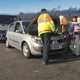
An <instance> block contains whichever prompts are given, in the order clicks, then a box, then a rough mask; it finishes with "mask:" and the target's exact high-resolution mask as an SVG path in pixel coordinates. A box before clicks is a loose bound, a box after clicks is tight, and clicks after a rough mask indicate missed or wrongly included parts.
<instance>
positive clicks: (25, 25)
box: [22, 22, 30, 33]
mask: <svg viewBox="0 0 80 80" xmlns="http://www.w3.org/2000/svg"><path fill="white" fill-rule="evenodd" d="M29 23H30V22H22V25H23V29H24V32H25V33H27V27H28V25H29Z"/></svg>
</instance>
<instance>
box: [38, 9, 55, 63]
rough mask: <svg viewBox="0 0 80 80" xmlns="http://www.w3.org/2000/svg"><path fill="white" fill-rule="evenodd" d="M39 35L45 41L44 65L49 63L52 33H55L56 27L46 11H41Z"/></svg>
mask: <svg viewBox="0 0 80 80" xmlns="http://www.w3.org/2000/svg"><path fill="white" fill-rule="evenodd" d="M37 22H38V34H39V36H40V37H41V38H42V41H43V53H42V57H43V63H44V64H47V63H48V54H49V48H50V33H51V32H54V31H55V25H54V22H53V20H52V18H51V16H50V15H49V14H48V12H47V10H46V9H42V10H41V14H40V15H39V17H38V20H37Z"/></svg>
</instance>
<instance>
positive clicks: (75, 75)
mask: <svg viewBox="0 0 80 80" xmlns="http://www.w3.org/2000/svg"><path fill="white" fill-rule="evenodd" d="M0 80H80V57H75V56H73V55H71V53H69V54H62V55H60V54H58V55H55V56H54V57H53V58H52V59H50V61H49V64H48V65H43V64H42V59H41V57H40V56H34V57H33V58H31V59H26V58H24V57H23V56H22V55H21V52H20V51H18V50H16V49H14V48H10V49H8V48H5V44H2V43H0Z"/></svg>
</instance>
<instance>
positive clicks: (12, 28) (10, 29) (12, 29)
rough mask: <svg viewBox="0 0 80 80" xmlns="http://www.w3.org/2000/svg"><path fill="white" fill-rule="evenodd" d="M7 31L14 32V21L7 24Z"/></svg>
mask: <svg viewBox="0 0 80 80" xmlns="http://www.w3.org/2000/svg"><path fill="white" fill-rule="evenodd" d="M9 31H12V32H14V23H11V24H10V26H9Z"/></svg>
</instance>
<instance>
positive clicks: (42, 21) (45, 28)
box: [38, 13, 55, 36]
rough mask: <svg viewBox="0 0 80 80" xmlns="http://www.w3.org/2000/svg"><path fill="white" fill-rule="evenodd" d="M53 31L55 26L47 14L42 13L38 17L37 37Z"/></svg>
mask: <svg viewBox="0 0 80 80" xmlns="http://www.w3.org/2000/svg"><path fill="white" fill-rule="evenodd" d="M54 30H55V25H54V22H53V20H52V18H51V17H50V16H49V15H48V13H43V14H41V15H40V16H39V17H38V35H39V36H40V35H41V34H43V33H46V32H52V31H54Z"/></svg>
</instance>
